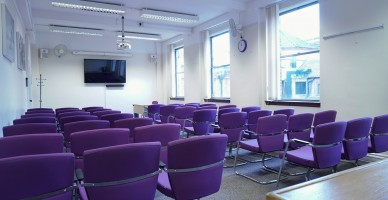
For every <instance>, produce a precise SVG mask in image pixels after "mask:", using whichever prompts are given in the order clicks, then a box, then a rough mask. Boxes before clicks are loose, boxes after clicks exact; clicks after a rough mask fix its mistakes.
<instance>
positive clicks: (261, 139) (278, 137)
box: [234, 114, 287, 184]
mask: <svg viewBox="0 0 388 200" xmlns="http://www.w3.org/2000/svg"><path fill="white" fill-rule="evenodd" d="M286 128H287V116H286V115H282V114H278V115H272V116H267V117H261V118H259V119H258V120H257V130H256V134H257V139H250V140H245V141H242V140H240V141H239V142H238V144H237V149H236V158H235V162H234V163H235V166H236V162H237V159H238V153H239V150H240V148H242V149H245V150H248V151H251V152H254V153H262V154H263V156H262V160H261V162H262V165H263V169H265V170H267V171H270V172H277V171H276V170H274V169H272V168H270V167H268V166H266V164H265V156H266V155H267V154H268V153H270V152H275V151H282V150H283V145H284V135H285V130H286ZM241 134H242V132H241ZM234 171H235V173H236V174H237V175H240V176H243V177H245V178H248V179H249V180H252V181H254V182H256V183H260V184H269V183H274V182H276V180H268V181H263V180H258V179H256V178H253V177H250V176H248V175H245V174H242V173H240V172H238V171H236V167H234Z"/></svg>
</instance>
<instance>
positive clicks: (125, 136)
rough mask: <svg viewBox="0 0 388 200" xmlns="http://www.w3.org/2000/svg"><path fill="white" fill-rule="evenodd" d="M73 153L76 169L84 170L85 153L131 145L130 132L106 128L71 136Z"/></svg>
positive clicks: (122, 129)
mask: <svg viewBox="0 0 388 200" xmlns="http://www.w3.org/2000/svg"><path fill="white" fill-rule="evenodd" d="M70 143H71V152H72V153H74V155H75V157H76V159H75V167H76V168H80V169H83V166H84V165H83V153H84V151H86V150H90V149H97V148H101V147H109V146H115V145H121V144H128V143H129V130H128V129H124V128H106V129H94V130H87V131H79V132H75V133H72V134H71V135H70Z"/></svg>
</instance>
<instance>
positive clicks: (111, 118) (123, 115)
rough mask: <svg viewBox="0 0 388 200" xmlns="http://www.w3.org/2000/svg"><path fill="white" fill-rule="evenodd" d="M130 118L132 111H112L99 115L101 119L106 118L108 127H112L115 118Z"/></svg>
mask: <svg viewBox="0 0 388 200" xmlns="http://www.w3.org/2000/svg"><path fill="white" fill-rule="evenodd" d="M130 118H133V114H132V113H114V114H107V115H103V116H101V119H102V120H108V121H109V123H110V127H112V128H113V123H114V122H115V121H116V120H120V119H130Z"/></svg>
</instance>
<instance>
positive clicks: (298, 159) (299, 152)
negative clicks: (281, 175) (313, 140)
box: [279, 146, 316, 167]
mask: <svg viewBox="0 0 388 200" xmlns="http://www.w3.org/2000/svg"><path fill="white" fill-rule="evenodd" d="M280 156H281V157H283V153H282V154H280ZM280 156H279V157H280ZM287 161H290V162H293V163H303V165H304V166H306V167H316V165H315V163H314V156H313V150H312V148H311V147H309V146H304V147H301V148H299V149H296V150H293V151H289V152H288V153H287Z"/></svg>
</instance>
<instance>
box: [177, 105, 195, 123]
mask: <svg viewBox="0 0 388 200" xmlns="http://www.w3.org/2000/svg"><path fill="white" fill-rule="evenodd" d="M196 109H197V108H196V107H193V106H182V107H178V108H175V110H174V118H175V123H177V124H180V125H181V127H183V126H184V127H191V126H193V125H192V124H191V123H190V122H188V121H186V124H184V123H185V119H193V115H194V111H195V110H196Z"/></svg>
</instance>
